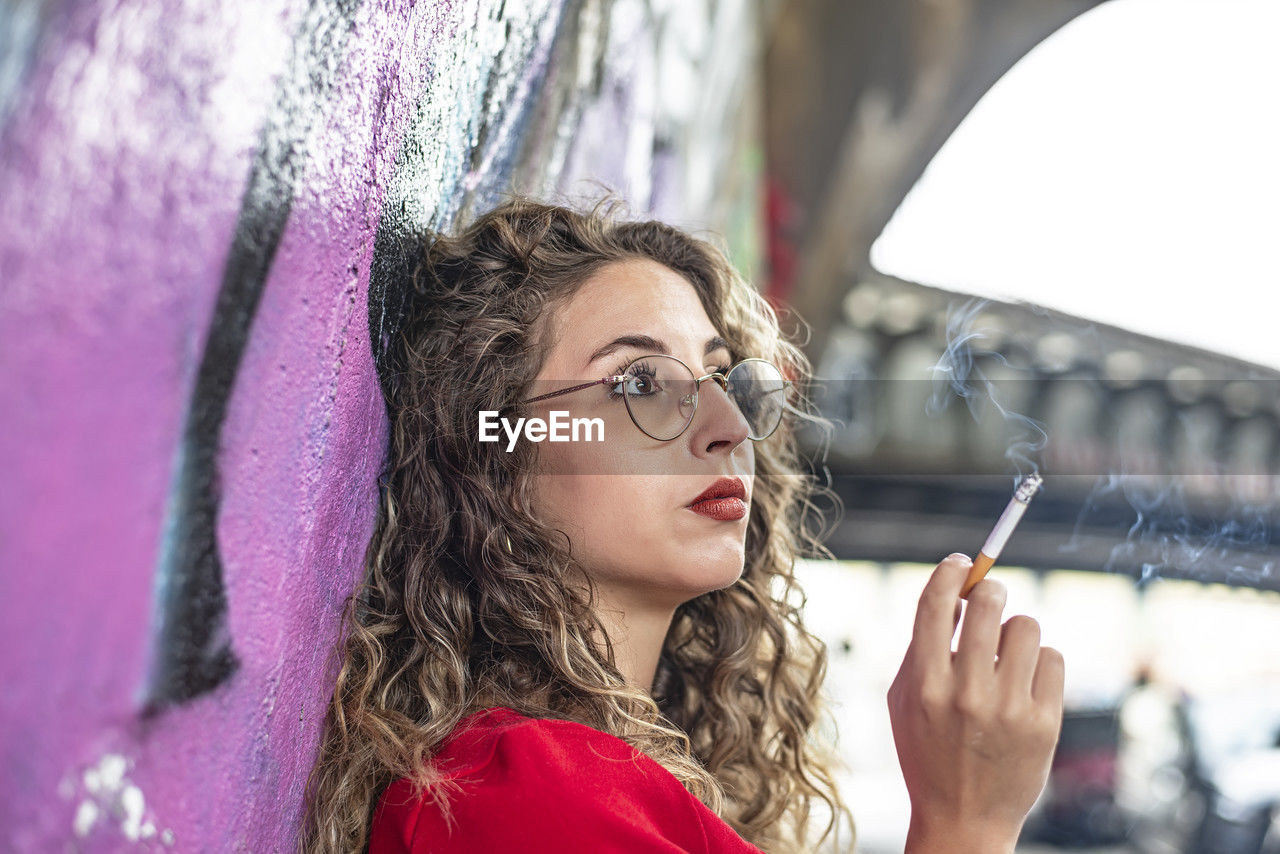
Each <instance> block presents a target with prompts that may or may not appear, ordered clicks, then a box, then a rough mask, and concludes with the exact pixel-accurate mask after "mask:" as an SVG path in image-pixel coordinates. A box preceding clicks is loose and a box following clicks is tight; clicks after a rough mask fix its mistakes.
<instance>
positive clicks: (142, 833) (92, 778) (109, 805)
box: [58, 753, 174, 845]
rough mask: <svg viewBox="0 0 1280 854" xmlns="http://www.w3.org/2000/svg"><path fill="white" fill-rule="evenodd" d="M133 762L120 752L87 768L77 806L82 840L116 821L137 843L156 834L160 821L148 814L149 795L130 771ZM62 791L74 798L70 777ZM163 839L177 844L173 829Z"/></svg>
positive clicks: (74, 826)
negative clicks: (133, 779) (135, 780)
mask: <svg viewBox="0 0 1280 854" xmlns="http://www.w3.org/2000/svg"><path fill="white" fill-rule="evenodd" d="M131 764H132V763H131V762H130V761H129V760H128V759H127V758H126V757H124V756H121V755H120V754H118V753H108V754H106V755H104V756H102V757H101V758H100V759H99V760H98V762H97V764H96V765H94V766H93V767H91V768H86V769H85V771H84V773H83V774H82V775H81V780H82V781H83V797H82V798H81V799H80V803H79V804H78V805H77V807H76V813H75V818H74V819H73V820H72V829H73V830H74V831H75V834H76V836H78V837H80V838H81V839H83V838H85V837H87V836H88V835H89V833H90V832H91V831H93V829H94V828H95V827H97V826H98V825H99V824H115V823H116V822H119V824H118V825H117V828H118V830H119V831H120V833H121V835H123V836H124V838H125V839H128V840H129V841H130V842H137V841H138V840H141V839H151V838H152V837H154V836H155V835H156V823H155V821H154V820H153V819H152V818H151V817H148V816H147V814H146V813H147V803H146V797H145V796H144V795H143V793H142V789H140V788H139V787H138V786H137V785H136V784H134V783H132V782H131V781H130V780H129V778H128V776H127V773H128V771H129V768H130V765H131ZM58 791H59V793H60V794H62V796H63V797H68V798H69V797H73V796H74V794H75V792H74V786H73V785H71V784H70V778H64V780H63V782H62V784H60V785H59V787H58ZM160 839H161V841H162V842H163V843H164V844H165V845H172V844H173V839H174V836H173V831H172V830H170V829H169V828H164V829H163V830H161V831H160Z"/></svg>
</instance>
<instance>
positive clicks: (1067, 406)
mask: <svg viewBox="0 0 1280 854" xmlns="http://www.w3.org/2000/svg"><path fill="white" fill-rule="evenodd" d="M1277 36H1280V7H1277V5H1276V4H1275V3H1274V2H1271V0H1216V2H1210V0H1106V2H1094V0H1035V2H1031V0H867V1H866V2H861V1H860V2H849V0H681V2H678V3H677V2H676V0H525V2H520V3H517V2H511V0H450V2H438V3H414V2H396V1H395V0H393V2H384V3H381V4H369V3H363V2H360V0H330V1H329V2H324V0H252V2H250V1H249V0H223V2H220V3H218V4H180V3H170V2H161V0H111V2H106V0H0V402H3V405H2V406H0V471H4V472H5V473H6V474H5V477H4V479H3V487H2V488H0V646H2V648H3V649H4V650H5V654H4V656H3V661H2V664H0V666H2V667H3V671H2V673H3V677H4V684H5V686H6V690H5V691H4V692H0V768H2V769H3V777H2V778H0V795H2V797H0V840H3V845H0V847H4V848H5V849H6V850H14V851H50V850H60V851H115V850H126V849H127V850H156V851H166V850H181V851H195V850H251V851H271V850H285V849H287V848H290V847H291V846H292V844H293V839H294V828H296V827H297V818H298V816H299V810H300V807H301V795H302V788H303V785H304V783H305V779H306V774H307V772H308V771H309V769H310V763H311V757H312V755H313V751H314V748H315V744H316V740H317V737H318V731H319V724H320V721H321V717H322V715H323V710H324V704H325V702H326V700H327V698H328V695H329V694H330V693H331V690H332V679H331V673H330V672H329V671H328V670H327V669H326V661H325V655H326V653H327V650H328V648H329V647H330V645H331V644H332V639H333V636H334V633H335V630H336V626H337V616H338V608H339V605H340V603H341V601H342V599H343V597H345V596H346V594H347V593H348V592H349V591H350V590H351V588H352V586H353V585H354V584H355V583H356V580H357V578H358V577H359V573H360V565H361V560H362V556H363V549H364V546H365V544H366V543H367V541H368V537H369V533H370V531H371V528H372V523H373V513H374V507H375V502H376V496H377V482H376V479H377V472H378V467H379V464H380V462H381V458H382V455H383V453H384V450H385V443H386V433H387V422H386V413H385V408H384V404H383V402H382V395H381V386H380V381H381V377H380V368H381V363H382V360H381V352H382V348H383V346H385V342H386V341H388V340H389V336H390V335H391V334H394V331H395V329H396V324H397V322H398V318H399V306H400V297H399V295H398V294H397V292H396V288H395V282H396V281H397V273H398V272H399V271H401V270H402V269H403V264H404V258H405V256H404V238H405V237H406V236H408V235H411V234H412V233H413V232H415V231H416V230H418V229H420V228H424V227H434V228H446V227H448V226H450V225H451V224H454V223H457V222H460V221H464V220H465V219H467V218H468V217H469V216H471V215H472V214H474V213H476V212H478V211H480V210H483V209H484V208H486V207H487V206H489V205H491V204H492V203H494V202H495V201H497V200H498V199H499V197H500V196H501V194H502V193H503V192H504V191H506V190H509V189H512V188H515V189H520V190H523V191H525V192H530V193H533V194H535V195H539V196H542V197H545V198H548V199H552V200H557V201H568V202H573V201H575V200H589V199H591V198H594V197H595V196H597V195H598V194H599V192H600V188H601V187H607V188H611V189H613V190H616V191H618V192H619V193H621V194H622V195H624V196H625V197H626V198H627V199H628V201H629V202H630V204H631V207H632V209H633V211H634V212H635V213H636V214H637V215H646V216H654V217H657V218H661V219H664V220H667V221H671V222H674V223H677V224H680V225H683V226H685V227H687V228H690V229H693V230H695V231H696V232H698V233H699V234H701V235H702V236H705V237H708V238H709V239H713V240H717V241H719V242H721V243H722V245H724V246H725V248H726V249H727V250H728V251H729V253H730V255H731V257H732V258H733V260H734V262H735V263H736V264H737V265H738V266H739V268H740V269H741V270H742V271H743V272H744V273H745V274H746V275H747V276H748V277H749V279H750V280H751V281H753V282H754V283H756V285H757V287H758V288H759V289H760V290H761V291H762V292H763V293H764V294H765V295H766V296H767V298H768V299H769V300H770V301H771V303H772V304H773V305H774V306H775V307H777V308H778V310H779V312H780V315H781V317H782V320H783V324H784V327H786V328H788V329H793V330H795V332H796V334H797V335H798V336H800V338H801V340H802V341H803V342H804V348H805V351H806V353H807V355H808V356H809V358H810V359H811V361H812V363H813V364H814V366H815V370H816V374H817V381H816V382H815V383H814V386H813V387H812V389H811V390H810V393H811V397H812V400H813V402H814V404H815V406H816V407H817V408H818V410H819V411H820V412H821V413H822V414H824V415H825V416H826V417H827V418H828V419H829V421H830V425H829V427H830V429H827V430H821V429H816V428H815V429H812V430H808V431H807V432H806V433H805V434H804V436H803V439H804V444H805V448H806V452H807V456H808V457H809V459H810V460H811V464H812V466H813V472H814V476H815V477H816V478H817V479H818V480H819V481H820V482H822V483H825V484H827V485H828V486H829V487H830V489H831V490H832V492H833V493H834V495H835V496H836V497H837V499H838V502H837V503H836V504H833V506H832V511H833V512H832V519H831V524H830V525H829V526H828V528H827V529H825V530H823V531H822V534H823V537H824V541H825V543H826V545H827V547H828V548H829V549H830V551H831V553H832V555H833V556H834V558H835V560H829V559H824V560H817V559H814V560H809V561H806V562H805V563H804V564H803V566H801V567H800V568H799V570H798V572H799V575H800V577H801V580H802V583H803V585H804V587H805V591H806V593H807V595H808V601H807V605H806V610H807V613H808V615H809V621H810V624H811V627H812V629H813V630H814V631H815V632H816V633H818V634H819V636H821V637H822V638H823V639H824V640H825V641H826V642H827V644H828V649H829V653H830V665H829V674H830V678H829V682H828V693H829V695H830V699H831V702H832V712H833V714H832V720H831V721H830V722H828V724H826V726H829V727H830V731H829V732H826V733H825V735H826V736H827V737H830V738H833V739H836V742H837V745H838V748H839V750H840V755H841V758H842V767H841V770H840V779H841V782H842V783H843V791H844V795H845V798H846V800H847V801H848V802H849V804H850V805H851V807H852V810H853V812H854V816H855V819H856V820H857V823H858V847H857V850H858V852H862V854H882V852H888V851H901V850H902V843H903V838H904V836H905V831H906V827H907V818H908V815H909V806H908V802H907V799H906V792H905V788H904V787H903V783H902V777H901V773H900V771H899V770H898V766H897V761H896V754H895V752H894V747H893V741H892V735H891V733H890V730H889V722H888V715H887V710H886V706H885V692H886V691H887V689H888V685H889V683H890V681H891V680H892V678H893V675H894V673H895V672H896V670H897V667H898V665H899V663H900V662H901V657H902V654H903V652H904V650H905V647H906V644H907V640H908V638H909V636H910V627H911V624H912V615H913V613H914V608H915V604H916V600H917V598H918V596H919V593H920V590H921V588H922V586H923V584H924V580H925V578H926V577H927V575H928V573H929V571H930V570H931V569H932V567H933V565H934V564H936V562H937V561H938V560H939V559H941V558H942V557H943V556H944V555H946V554H948V553H950V552H953V551H963V552H966V553H969V554H973V553H975V552H976V551H977V549H978V548H979V547H980V546H981V545H982V543H983V540H984V538H985V537H986V535H987V533H988V532H989V531H990V529H991V526H992V525H993V523H994V522H995V519H996V517H997V516H998V515H999V513H1000V511H1001V510H1002V509H1003V508H1004V506H1005V504H1006V503H1007V502H1008V500H1009V497H1010V495H1011V494H1012V490H1013V488H1014V485H1015V484H1016V483H1017V482H1018V479H1019V477H1021V476H1023V475H1026V474H1028V473H1030V472H1032V471H1035V472H1039V473H1040V474H1041V475H1043V477H1044V487H1043V488H1042V490H1041V492H1040V494H1039V495H1038V496H1037V497H1036V498H1035V499H1034V501H1033V502H1032V503H1031V504H1030V506H1029V508H1028V510H1027V512H1026V515H1025V517H1024V519H1023V521H1022V524H1021V525H1020V527H1019V528H1018V530H1017V532H1016V533H1015V534H1014V536H1013V537H1012V539H1011V540H1010V541H1009V543H1008V545H1007V547H1006V548H1005V550H1004V553H1003V554H1002V556H1001V560H1000V563H999V564H998V565H997V567H996V568H995V570H993V577H996V578H999V579H1000V580H1001V581H1002V582H1003V583H1004V584H1005V585H1006V586H1007V587H1008V589H1009V594H1010V595H1009V602H1008V606H1007V608H1006V616H1008V615H1011V614H1014V613H1026V614H1030V615H1032V616H1034V617H1035V618H1036V619H1037V620H1039V621H1040V624H1041V626H1042V629H1043V642H1044V643H1045V644H1048V645H1052V646H1055V647H1057V648H1058V649H1060V650H1061V651H1062V652H1063V653H1064V654H1065V656H1066V659H1067V695H1066V701H1067V709H1066V714H1065V718H1064V722H1063V732H1062V738H1061V741H1060V744H1059V747H1058V750H1057V754H1056V756H1055V759H1054V767H1053V772H1052V776H1051V778H1050V781H1049V785H1048V786H1047V788H1046V790H1045V792H1044V793H1043V795H1042V796H1041V798H1040V800H1039V801H1038V802H1037V804H1036V807H1035V808H1034V809H1033V812H1032V815H1031V816H1030V818H1029V820H1028V822H1027V825H1026V828H1025V832H1024V835H1023V839H1022V840H1021V842H1020V846H1019V850H1025V851H1029V852H1046V851H1053V850H1061V849H1067V848H1073V849H1089V850H1094V851H1098V852H1117V851H1132V852H1143V854H1173V852H1181V854H1193V852H1194V854H1210V852H1212V854H1277V852H1280V654H1278V652H1277V642H1276V638H1277V637H1278V636H1280V632H1278V631H1277V630H1278V629H1280V570H1278V569H1277V561H1278V560H1280V545H1278V543H1277V539H1278V535H1277V529H1276V523H1277V512H1278V511H1277V499H1278V497H1280V489H1278V482H1280V481H1278V480H1277V475H1278V473H1280V383H1277V379H1280V373H1278V372H1280V336H1277V334H1276V331H1275V318H1276V317H1277V316H1280V296H1277V294H1280V255H1277V253H1276V251H1275V249H1274V244H1275V235H1276V234H1277V233H1280V164H1278V162H1277V158H1276V156H1275V152H1276V151H1280V118H1278V114H1277V111H1276V110H1275V108H1274V106H1273V102H1274V100H1275V98H1274V90H1275V86H1276V83H1277V81H1280V54H1277V52H1276V51H1275V49H1274V45H1275V43H1276V38H1277ZM835 511H839V512H835ZM197 791H198V792H199V793H200V797H198V798H197V797H193V796H192V793H193V792H197Z"/></svg>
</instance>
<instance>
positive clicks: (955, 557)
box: [947, 552, 973, 563]
mask: <svg viewBox="0 0 1280 854" xmlns="http://www.w3.org/2000/svg"><path fill="white" fill-rule="evenodd" d="M947 557H949V558H951V559H952V560H959V561H963V562H964V563H973V560H971V559H970V557H969V556H968V555H965V554H960V552H952V553H951V554H949V555H948V556H947Z"/></svg>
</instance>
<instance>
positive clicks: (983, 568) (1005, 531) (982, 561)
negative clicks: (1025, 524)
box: [960, 473, 1044, 599]
mask: <svg viewBox="0 0 1280 854" xmlns="http://www.w3.org/2000/svg"><path fill="white" fill-rule="evenodd" d="M1043 482H1044V480H1043V479H1042V478H1041V477H1040V475H1038V474H1034V473H1033V474H1029V475H1027V476H1026V477H1025V478H1023V480H1022V483H1020V484H1018V488H1017V489H1016V490H1014V493H1013V498H1010V499H1009V504H1008V506H1006V507H1005V508H1004V512H1003V513H1001V514H1000V518H999V519H997V520H996V526H995V527H994V528H992V529H991V535H990V536H988V537H987V541H986V543H984V544H983V546H982V550H981V551H980V552H978V556H977V557H976V558H974V559H973V566H972V567H971V568H970V569H969V577H968V578H966V579H965V580H964V587H962V588H960V597H961V598H962V599H967V598H969V591H970V590H972V589H973V585H975V584H977V583H978V582H979V581H981V580H982V579H983V578H984V577H985V576H986V574H987V572H988V571H989V570H990V569H991V566H992V564H994V563H995V562H996V558H998V557H1000V552H1001V551H1003V550H1004V544H1005V543H1007V542H1009V535H1010V534H1012V533H1013V529H1014V528H1016V527H1018V520H1019V519H1021V518H1022V514H1023V513H1025V512H1026V510H1027V505H1028V504H1030V503H1031V497H1032V496H1034V495H1035V494H1036V490H1038V489H1039V488H1040V484H1041V483H1043Z"/></svg>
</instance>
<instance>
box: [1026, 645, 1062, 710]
mask: <svg viewBox="0 0 1280 854" xmlns="http://www.w3.org/2000/svg"><path fill="white" fill-rule="evenodd" d="M1065 673H1066V665H1065V662H1064V661H1063V659H1062V653H1060V652H1058V651H1057V650H1056V649H1054V648H1053V647H1051V646H1042V647H1040V654H1039V660H1038V662H1037V664H1036V675H1035V679H1034V680H1033V681H1032V683H1031V696H1032V698H1033V699H1034V700H1035V701H1036V705H1044V706H1048V707H1050V708H1052V709H1061V708H1062V684H1063V681H1064V676H1065Z"/></svg>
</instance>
